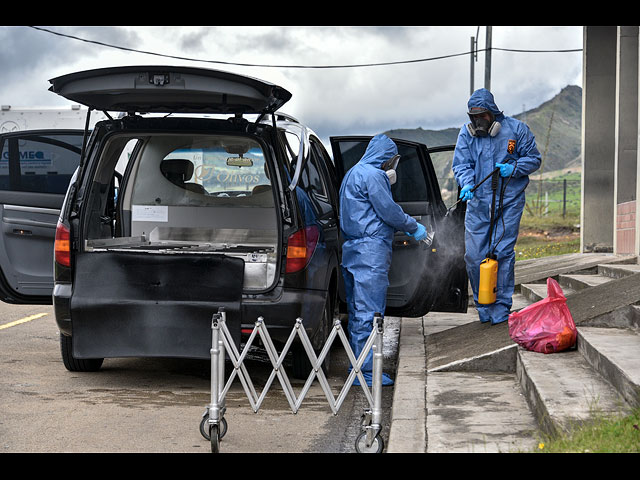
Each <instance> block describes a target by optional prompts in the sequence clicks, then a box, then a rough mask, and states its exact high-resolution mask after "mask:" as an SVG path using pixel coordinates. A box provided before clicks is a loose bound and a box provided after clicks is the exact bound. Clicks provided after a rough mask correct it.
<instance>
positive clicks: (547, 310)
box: [509, 278, 578, 353]
mask: <svg viewBox="0 0 640 480" xmlns="http://www.w3.org/2000/svg"><path fill="white" fill-rule="evenodd" d="M577 335H578V332H577V330H576V324H575V323H574V321H573V317H572V316H571V312H570V311H569V307H567V299H566V298H565V296H564V294H563V293H562V289H561V288H560V285H558V282H556V281H555V280H554V279H553V278H547V298H545V299H543V300H540V301H539V302H536V303H533V304H531V305H529V306H528V307H525V308H523V309H522V310H520V311H519V312H513V313H512V314H511V315H509V336H510V337H511V338H512V339H513V341H514V342H516V343H517V344H518V345H520V346H522V347H524V348H526V349H527V350H532V351H534V352H540V353H554V352H561V351H562V350H566V349H567V348H571V347H573V346H574V345H575V343H576V337H577Z"/></svg>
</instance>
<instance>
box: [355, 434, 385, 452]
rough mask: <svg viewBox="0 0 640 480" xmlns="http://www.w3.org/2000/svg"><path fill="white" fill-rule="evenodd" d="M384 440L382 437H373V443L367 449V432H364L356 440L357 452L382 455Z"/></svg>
mask: <svg viewBox="0 0 640 480" xmlns="http://www.w3.org/2000/svg"><path fill="white" fill-rule="evenodd" d="M382 450H384V440H382V437H381V436H380V435H376V436H375V437H373V442H372V443H371V445H370V446H369V447H367V432H362V433H361V434H360V435H358V438H356V452H358V453H382Z"/></svg>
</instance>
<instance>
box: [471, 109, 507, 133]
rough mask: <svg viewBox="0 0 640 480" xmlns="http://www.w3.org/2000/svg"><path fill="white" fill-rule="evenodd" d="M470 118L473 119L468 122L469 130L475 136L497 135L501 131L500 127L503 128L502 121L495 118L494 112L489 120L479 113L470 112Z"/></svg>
mask: <svg viewBox="0 0 640 480" xmlns="http://www.w3.org/2000/svg"><path fill="white" fill-rule="evenodd" d="M469 118H470V119H471V123H468V124H467V130H468V131H469V133H470V134H471V135H473V136H474V137H486V136H487V135H489V136H490V137H495V136H496V135H497V134H498V132H499V131H500V128H502V125H500V122H497V121H496V120H495V119H494V116H493V114H492V115H491V120H487V119H486V118H484V117H481V116H480V115H477V114H475V115H472V114H469Z"/></svg>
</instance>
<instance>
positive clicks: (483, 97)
mask: <svg viewBox="0 0 640 480" xmlns="http://www.w3.org/2000/svg"><path fill="white" fill-rule="evenodd" d="M467 107H468V108H469V110H471V109H472V108H473V107H480V108H486V109H487V110H489V111H490V112H491V113H493V115H494V116H495V118H496V120H497V121H499V122H500V121H502V119H503V118H504V115H503V113H502V112H501V111H500V110H499V109H498V106H497V105H496V102H495V101H494V99H493V94H492V93H491V92H490V91H489V90H487V89H486V88H479V89H478V90H476V91H475V92H473V93H472V94H471V97H469V102H468V103H467Z"/></svg>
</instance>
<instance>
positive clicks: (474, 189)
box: [444, 167, 500, 218]
mask: <svg viewBox="0 0 640 480" xmlns="http://www.w3.org/2000/svg"><path fill="white" fill-rule="evenodd" d="M499 171H500V168H499V167H496V168H495V169H494V170H493V171H492V172H491V173H490V174H489V175H487V176H486V177H484V178H483V179H482V181H481V182H480V183H478V184H477V185H476V186H475V187H473V188H472V189H471V190H469V191H470V192H471V193H473V192H475V191H476V189H477V188H478V187H479V186H480V185H482V184H483V183H484V182H486V181H487V180H489V179H490V178H491V177H493V175H494V174H495V173H496V172H499ZM461 201H462V199H459V200H458V201H457V202H456V203H454V204H453V205H451V206H450V207H449V208H448V209H447V213H445V214H444V216H445V218H446V217H448V216H449V214H450V213H451V210H453V207H455V206H456V205H458V204H459V203H460V202H461Z"/></svg>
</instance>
